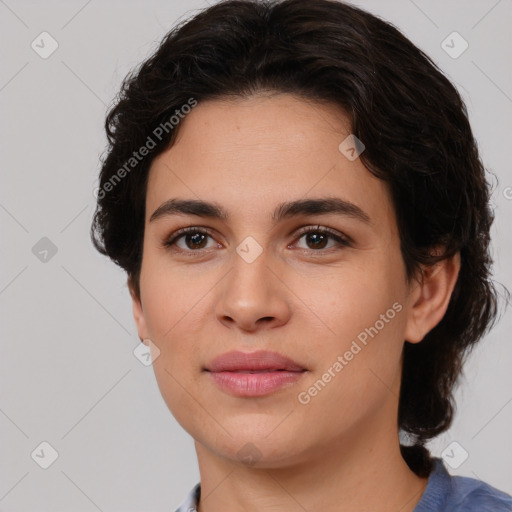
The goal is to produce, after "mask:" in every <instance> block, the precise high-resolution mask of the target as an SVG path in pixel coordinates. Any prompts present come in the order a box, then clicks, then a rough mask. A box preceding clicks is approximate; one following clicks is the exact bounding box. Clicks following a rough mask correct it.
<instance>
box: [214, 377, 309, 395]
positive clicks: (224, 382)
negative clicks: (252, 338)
mask: <svg viewBox="0 0 512 512" xmlns="http://www.w3.org/2000/svg"><path fill="white" fill-rule="evenodd" d="M208 373H209V374H210V375H211V376H212V378H213V380H214V381H215V382H216V383H217V384H218V385H219V386H220V387H221V388H222V389H223V390H225V391H227V392H229V393H230V394H232V395H235V396H245V397H248V396H265V395H269V394H270V393H273V392H274V391H277V390H278V389H280V388H283V387H285V386H290V385H292V384H294V383H295V382H296V381H297V380H299V379H300V378H301V377H302V375H303V374H304V373H306V372H305V371H302V372H288V371H275V372H261V373H236V372H208Z"/></svg>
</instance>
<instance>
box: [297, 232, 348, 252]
mask: <svg viewBox="0 0 512 512" xmlns="http://www.w3.org/2000/svg"><path fill="white" fill-rule="evenodd" d="M301 238H304V240H305V241H306V245H307V247H305V248H306V249H311V250H313V251H317V250H321V249H325V248H326V247H327V245H328V243H329V240H330V239H331V240H333V241H334V245H331V246H330V247H328V248H333V247H336V246H338V247H339V246H344V247H348V246H350V242H349V240H348V239H347V238H346V237H344V236H343V235H341V233H337V232H334V231H331V230H330V229H328V228H320V226H317V227H314V226H308V227H307V228H305V229H303V230H302V231H301V232H300V233H299V240H300V239H301Z"/></svg>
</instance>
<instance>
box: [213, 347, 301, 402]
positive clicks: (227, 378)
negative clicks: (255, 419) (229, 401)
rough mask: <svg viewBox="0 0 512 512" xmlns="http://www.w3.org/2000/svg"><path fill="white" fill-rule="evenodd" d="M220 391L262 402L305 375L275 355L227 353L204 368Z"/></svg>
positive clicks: (290, 361)
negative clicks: (262, 398) (266, 397)
mask: <svg viewBox="0 0 512 512" xmlns="http://www.w3.org/2000/svg"><path fill="white" fill-rule="evenodd" d="M204 370H205V371H206V372H207V375H208V378H211V379H212V382H214V383H215V384H216V385H217V386H218V387H219V388H220V389H221V390H222V391H224V392H226V393H228V394H230V395H232V396H235V397H238V398H244V399H247V398H261V397H265V396H269V395H271V394H273V393H275V392H277V391H278V390H281V389H284V388H289V387H290V386H293V385H295V384H296V383H297V382H298V381H300V380H301V379H302V378H303V376H304V375H305V374H306V373H307V372H308V370H307V369H306V368H304V367H303V366H302V365H300V364H299V363H297V362H296V361H293V360H292V359H290V358H289V357H285V356H282V355H281V354H278V353H276V352H269V351H267V350H259V351H257V352H249V353H248V352H240V351H234V352H227V353H226V354H222V355H221V356H219V357H216V358H215V359H214V360H213V361H212V362H211V363H210V364H208V365H207V367H205V368H204Z"/></svg>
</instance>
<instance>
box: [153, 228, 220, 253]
mask: <svg viewBox="0 0 512 512" xmlns="http://www.w3.org/2000/svg"><path fill="white" fill-rule="evenodd" d="M208 238H212V236H211V235H210V234H209V233H208V232H207V231H204V230H203V229H199V228H194V227H190V228H183V229H180V230H179V231H177V232H176V233H173V234H172V235H171V237H170V238H169V239H168V240H166V241H165V242H164V244H163V245H164V247H168V248H170V247H172V246H176V247H178V249H180V250H182V251H187V252H192V251H197V250H200V249H206V248H207V243H208Z"/></svg>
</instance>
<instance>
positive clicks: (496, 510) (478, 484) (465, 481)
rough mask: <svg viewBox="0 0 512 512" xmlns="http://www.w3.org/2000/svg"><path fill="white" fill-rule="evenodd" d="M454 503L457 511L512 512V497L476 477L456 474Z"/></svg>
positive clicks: (453, 478)
mask: <svg viewBox="0 0 512 512" xmlns="http://www.w3.org/2000/svg"><path fill="white" fill-rule="evenodd" d="M452 484H453V491H452V493H453V502H454V503H453V505H454V509H453V510H454V511H457V512H473V511H478V512H512V497H511V496H509V495H508V494H506V493H504V492H503V491H500V490H499V489H496V488H495V487H493V486H491V485H489V484H487V483H485V482H482V481H481V480H477V479H475V478H469V477H462V476H454V477H452Z"/></svg>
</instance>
